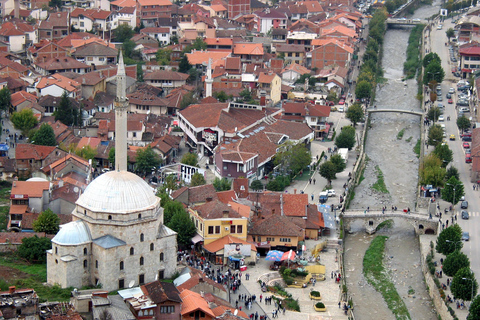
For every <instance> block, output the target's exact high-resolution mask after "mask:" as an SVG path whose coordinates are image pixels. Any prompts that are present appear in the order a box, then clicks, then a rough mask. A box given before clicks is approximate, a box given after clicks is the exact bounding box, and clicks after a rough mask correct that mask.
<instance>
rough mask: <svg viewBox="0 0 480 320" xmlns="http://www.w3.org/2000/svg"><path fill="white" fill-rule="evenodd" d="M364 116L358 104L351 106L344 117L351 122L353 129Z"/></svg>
mask: <svg viewBox="0 0 480 320" xmlns="http://www.w3.org/2000/svg"><path fill="white" fill-rule="evenodd" d="M364 116H365V115H364V112H363V108H362V106H361V105H360V103H354V104H352V105H351V106H350V107H348V109H347V112H346V113H345V117H346V118H347V119H349V120H350V121H351V122H352V124H353V126H354V127H355V126H356V125H357V123H359V122H362V121H363V120H364Z"/></svg>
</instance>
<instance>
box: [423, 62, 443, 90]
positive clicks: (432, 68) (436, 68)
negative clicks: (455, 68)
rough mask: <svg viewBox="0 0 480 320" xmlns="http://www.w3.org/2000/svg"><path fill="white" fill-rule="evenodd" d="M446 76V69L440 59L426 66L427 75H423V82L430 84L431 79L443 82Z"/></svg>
mask: <svg viewBox="0 0 480 320" xmlns="http://www.w3.org/2000/svg"><path fill="white" fill-rule="evenodd" d="M444 78H445V71H444V70H443V68H442V66H441V64H440V63H439V62H438V61H432V62H430V63H429V64H428V66H426V67H425V75H424V77H423V84H424V85H428V84H429V82H430V81H432V80H434V81H436V82H437V83H442V81H443V79H444Z"/></svg>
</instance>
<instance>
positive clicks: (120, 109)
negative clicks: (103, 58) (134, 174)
mask: <svg viewBox="0 0 480 320" xmlns="http://www.w3.org/2000/svg"><path fill="white" fill-rule="evenodd" d="M116 79H117V97H116V98H115V171H127V108H128V99H127V76H126V74H125V65H124V64H123V54H122V51H120V57H119V59H118V68H117V78H116Z"/></svg>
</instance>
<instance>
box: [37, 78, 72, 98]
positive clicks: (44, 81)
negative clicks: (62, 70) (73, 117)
mask: <svg viewBox="0 0 480 320" xmlns="http://www.w3.org/2000/svg"><path fill="white" fill-rule="evenodd" d="M35 89H36V90H37V96H39V97H42V96H45V95H51V96H54V97H61V96H62V95H63V93H64V92H67V95H68V96H69V97H71V98H75V97H77V94H78V93H79V91H80V83H78V82H77V81H75V80H71V79H69V78H67V77H65V76H62V75H61V74H59V73H55V74H53V75H51V76H48V77H43V78H41V79H40V81H39V82H37V84H36V86H35Z"/></svg>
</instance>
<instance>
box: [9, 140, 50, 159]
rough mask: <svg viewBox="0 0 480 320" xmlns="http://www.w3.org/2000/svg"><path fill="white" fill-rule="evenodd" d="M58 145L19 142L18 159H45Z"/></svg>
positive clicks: (16, 152) (16, 149)
mask: <svg viewBox="0 0 480 320" xmlns="http://www.w3.org/2000/svg"><path fill="white" fill-rule="evenodd" d="M56 148H57V147H49V146H39V145H35V144H27V143H19V144H17V147H16V148H15V159H17V160H30V159H33V160H44V159H45V158H46V157H47V156H48V155H49V154H50V153H52V152H53V151H54V150H55V149H56Z"/></svg>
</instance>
